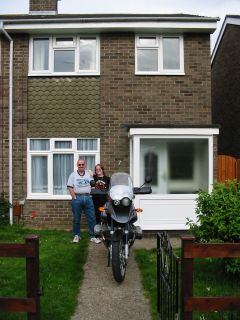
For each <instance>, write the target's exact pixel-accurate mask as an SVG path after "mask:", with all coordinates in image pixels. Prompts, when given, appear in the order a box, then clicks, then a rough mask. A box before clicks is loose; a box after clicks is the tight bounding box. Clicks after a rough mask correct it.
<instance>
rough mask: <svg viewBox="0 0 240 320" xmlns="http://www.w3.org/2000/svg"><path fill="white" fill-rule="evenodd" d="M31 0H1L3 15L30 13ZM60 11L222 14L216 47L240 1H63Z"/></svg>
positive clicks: (59, 5)
mask: <svg viewBox="0 0 240 320" xmlns="http://www.w3.org/2000/svg"><path fill="white" fill-rule="evenodd" d="M28 3H29V0H0V14H9V13H28V9H29V7H28ZM58 12H59V13H160V14H161V13H188V14H196V15H203V16H209V17H219V18H221V21H220V22H218V27H217V30H216V31H215V33H214V34H213V35H212V36H211V42H212V47H213V45H214V43H215V41H216V38H217V35H218V32H219V30H220V27H221V24H222V22H223V20H224V17H225V15H226V14H239V15H240V0H121V1H114V0H88V1H82V0H60V1H59V4H58Z"/></svg>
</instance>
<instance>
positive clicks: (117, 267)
mask: <svg viewBox="0 0 240 320" xmlns="http://www.w3.org/2000/svg"><path fill="white" fill-rule="evenodd" d="M112 271H113V276H114V279H115V280H116V281H117V282H122V281H123V280H124V277H125V273H126V259H125V255H124V244H123V241H122V239H120V240H117V241H113V244H112Z"/></svg>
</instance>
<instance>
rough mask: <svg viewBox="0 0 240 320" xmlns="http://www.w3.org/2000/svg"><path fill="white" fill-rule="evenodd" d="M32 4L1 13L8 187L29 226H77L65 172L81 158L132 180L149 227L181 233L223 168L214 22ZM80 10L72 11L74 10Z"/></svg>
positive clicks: (51, 0)
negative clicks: (214, 85)
mask: <svg viewBox="0 0 240 320" xmlns="http://www.w3.org/2000/svg"><path fill="white" fill-rule="evenodd" d="M57 3H58V1H57V0H48V1H46V0H30V7H29V8H30V10H29V14H26V15H4V16H0V25H1V29H0V30H1V86H0V88H1V128H2V130H1V139H0V140H1V150H2V152H1V158H0V163H1V170H0V181H1V189H2V190H3V191H4V192H5V193H6V194H9V199H10V201H11V202H13V203H18V202H19V201H20V204H22V205H23V204H24V205H23V207H22V208H23V216H24V221H25V223H28V224H31V222H32V220H31V217H32V219H33V218H34V224H36V225H38V226H39V227H46V226H47V227H59V228H62V227H65V228H66V227H67V226H70V225H71V219H72V217H71V210H70V201H69V200H70V197H69V195H68V192H67V189H66V181H67V177H68V175H69V173H70V172H71V171H73V170H74V169H75V168H76V167H75V164H76V161H77V159H78V158H79V157H84V158H85V159H86V162H87V167H88V168H93V167H94V164H95V163H98V162H101V163H103V164H104V166H105V168H106V171H107V173H108V174H109V175H110V174H112V173H113V172H116V171H126V172H129V173H130V174H131V176H132V178H133V181H134V185H135V186H140V185H141V184H142V183H143V182H144V177H145V176H146V175H149V174H150V175H151V176H152V178H153V181H152V189H153V194H151V195H145V196H140V195H138V196H136V198H135V203H136V206H137V207H138V206H139V207H142V208H143V209H144V212H143V213H142V214H141V215H140V219H139V223H140V225H141V226H142V228H143V229H144V230H160V229H164V230H182V229H186V228H187V227H186V224H185V223H186V217H190V218H192V219H194V218H195V212H194V210H195V199H196V192H197V191H198V190H199V189H202V190H206V191H208V190H209V191H210V190H211V187H212V183H213V179H214V176H215V175H216V172H215V171H216V170H215V168H216V166H215V156H216V153H217V135H218V127H217V126H215V125H214V124H213V123H212V116H211V65H210V34H211V33H213V32H214V30H215V29H216V23H217V20H218V18H210V17H201V16H195V15H186V14H172V15H171V14H108V15H106V14H94V15H89V14H88V15H79V14H58V10H57ZM73 11H74V10H73Z"/></svg>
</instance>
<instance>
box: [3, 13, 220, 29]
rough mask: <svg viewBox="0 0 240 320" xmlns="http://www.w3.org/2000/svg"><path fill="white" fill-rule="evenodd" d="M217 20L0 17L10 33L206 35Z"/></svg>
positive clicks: (184, 17)
mask: <svg viewBox="0 0 240 320" xmlns="http://www.w3.org/2000/svg"><path fill="white" fill-rule="evenodd" d="M218 20H219V18H218V17H205V16H197V15H190V14H182V13H177V14H46V13H45V14H39V13H34V14H33V13H30V14H27V15H26V14H20V15H18V14H15V15H0V22H1V21H2V25H3V26H4V28H5V29H6V30H7V31H9V32H22V31H25V32H28V33H32V32H35V33H37V32H39V33H40V32H41V33H43V32H57V31H59V32H62V31H63V30H64V31H66V30H67V29H68V30H69V32H74V31H77V30H79V29H82V30H83V31H85V32H93V31H94V30H95V31H96V30H97V31H98V32H101V31H109V30H111V31H115V30H124V31H144V32H155V31H165V32H176V31H178V32H206V33H212V32H214V30H215V29H216V23H217V21H218Z"/></svg>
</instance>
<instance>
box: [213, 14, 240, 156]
mask: <svg viewBox="0 0 240 320" xmlns="http://www.w3.org/2000/svg"><path fill="white" fill-rule="evenodd" d="M239 39H240V15H227V16H226V17H225V19H224V22H223V24H222V28H221V30H220V33H219V36H218V39H217V41H216V45H215V47H214V50H213V53H212V61H211V62H212V109H213V121H214V122H216V123H219V124H220V125H221V128H220V132H219V141H218V143H219V144H218V152H219V154H224V155H228V156H232V157H235V158H238V159H240V58H239V51H240V41H239Z"/></svg>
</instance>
